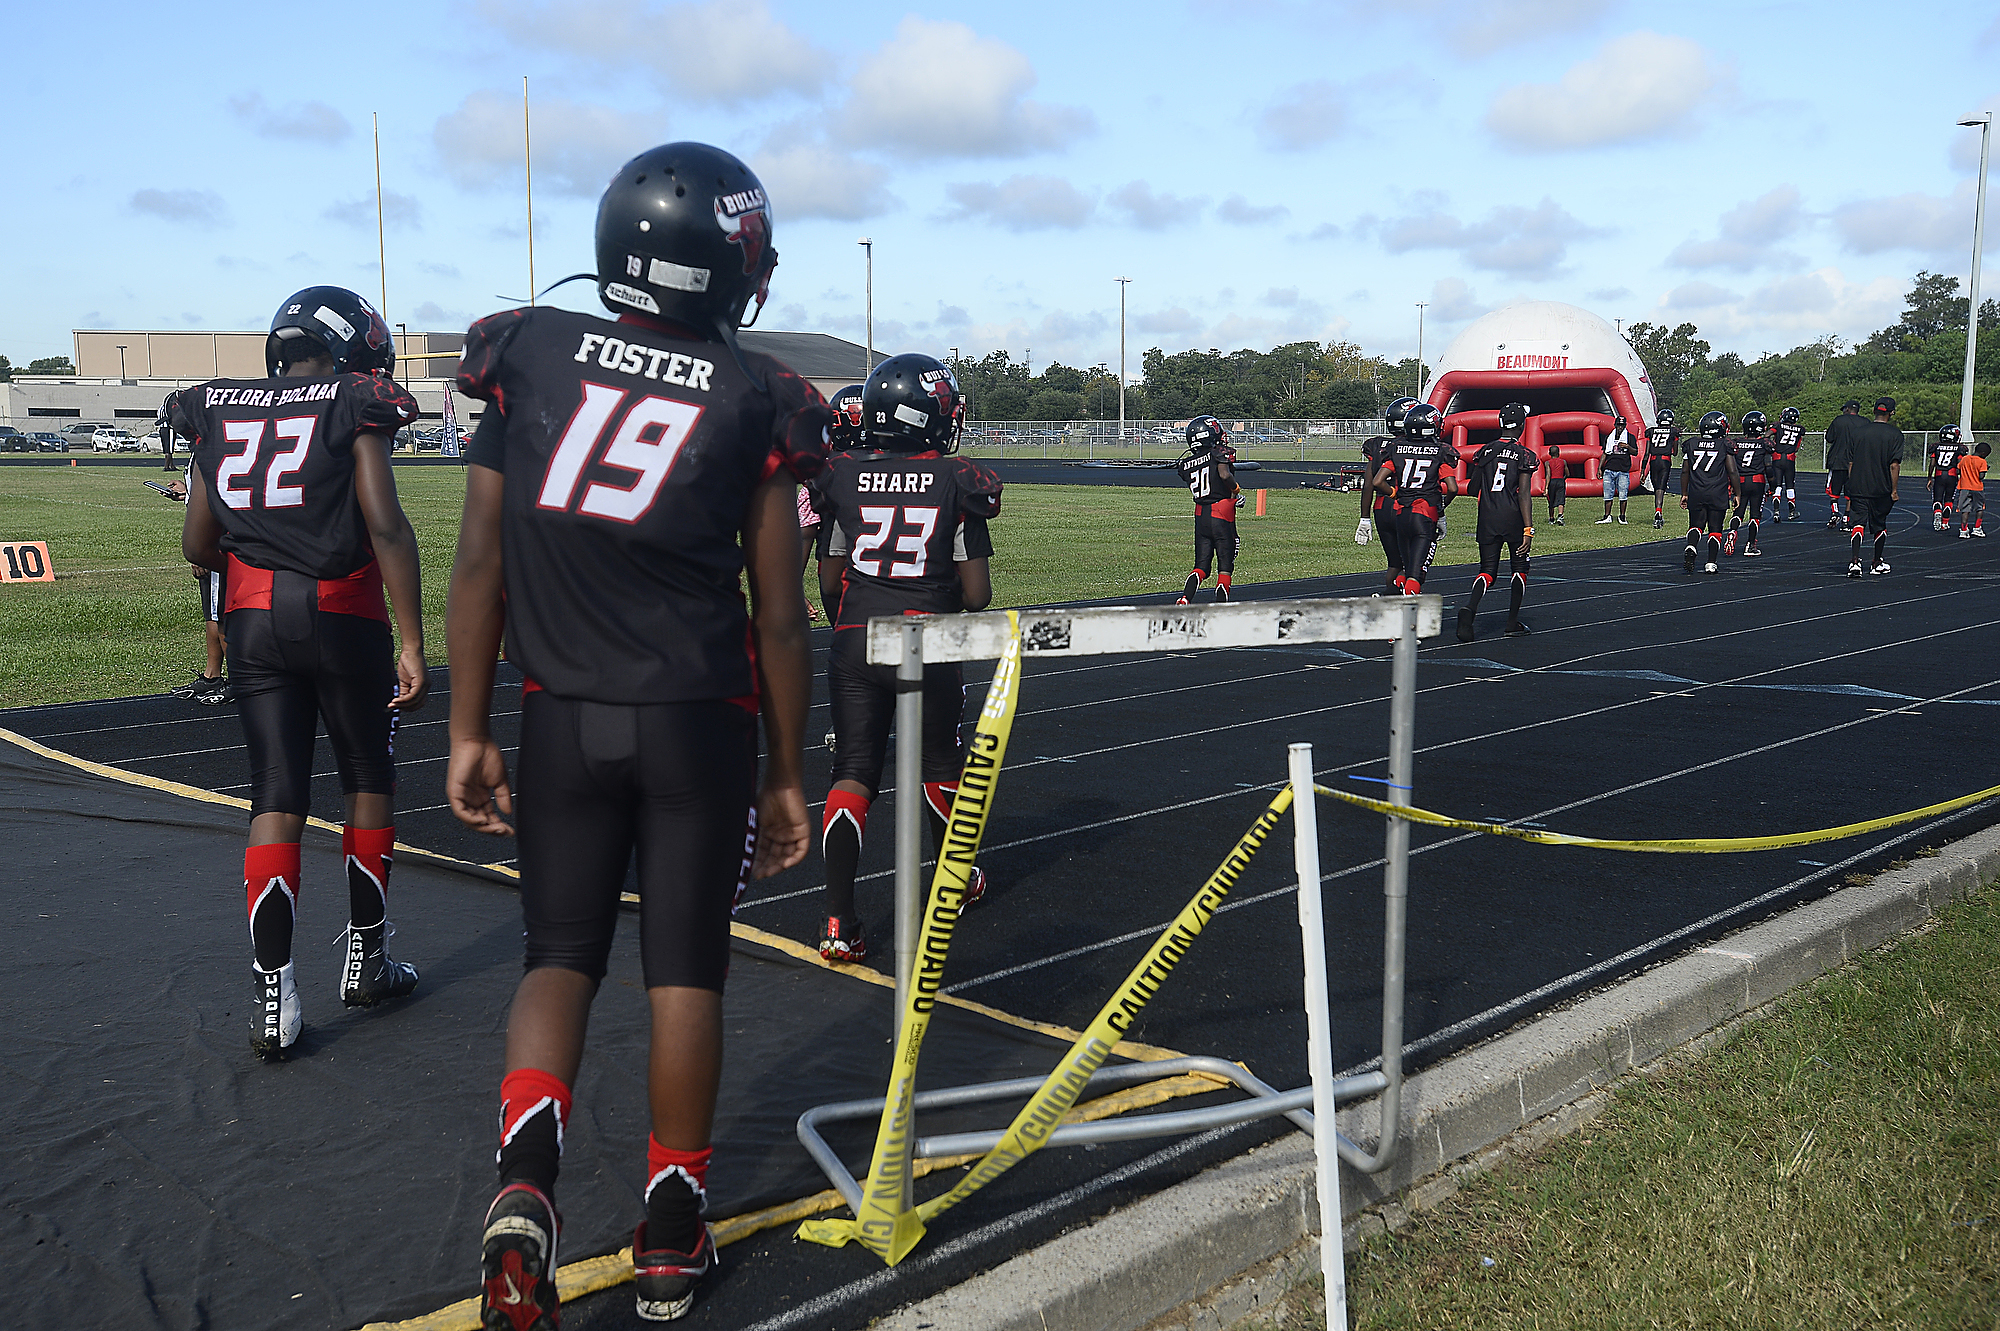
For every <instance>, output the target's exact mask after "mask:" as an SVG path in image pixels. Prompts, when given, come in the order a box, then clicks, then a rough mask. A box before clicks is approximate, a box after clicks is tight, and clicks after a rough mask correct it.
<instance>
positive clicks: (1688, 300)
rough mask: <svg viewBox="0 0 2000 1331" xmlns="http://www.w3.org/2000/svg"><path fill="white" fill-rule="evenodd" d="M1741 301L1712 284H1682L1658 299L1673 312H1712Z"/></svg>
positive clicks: (1724, 289) (1734, 294)
mask: <svg viewBox="0 0 2000 1331" xmlns="http://www.w3.org/2000/svg"><path fill="white" fill-rule="evenodd" d="M1741 299H1743V298H1742V297H1741V296H1739V295H1737V294H1736V293H1735V292H1734V291H1730V290H1728V289H1726V288H1724V287H1719V286H1716V285H1715V284H1714V283H1713V282H1683V283H1681V284H1680V285H1679V286H1677V287H1675V288H1674V289H1673V290H1672V291H1669V292H1668V293H1667V294H1666V295H1664V296H1662V297H1661V298H1660V304H1661V305H1662V306H1664V307H1666V308H1668V309H1675V310H1712V309H1714V308H1715V307H1716V306H1718V305H1732V304H1734V303H1736V302H1737V301H1739V300H1741Z"/></svg>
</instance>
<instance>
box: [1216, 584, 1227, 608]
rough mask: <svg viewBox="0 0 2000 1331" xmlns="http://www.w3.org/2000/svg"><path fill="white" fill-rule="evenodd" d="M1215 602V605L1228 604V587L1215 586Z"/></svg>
mask: <svg viewBox="0 0 2000 1331" xmlns="http://www.w3.org/2000/svg"><path fill="white" fill-rule="evenodd" d="M1215 603H1216V604H1217V605H1228V604H1229V588H1227V587H1217V588H1216V589H1215Z"/></svg>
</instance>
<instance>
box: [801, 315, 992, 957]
mask: <svg viewBox="0 0 2000 1331" xmlns="http://www.w3.org/2000/svg"><path fill="white" fill-rule="evenodd" d="M964 425H965V397H964V394H963V393H962V392H961V391H960V389H959V386H958V379H957V377H956V376H955V375H953V374H952V372H951V369H950V368H949V367H948V366H946V365H945V364H944V363H943V362H942V361H937V360H933V359H932V358H931V357H929V356H924V355H918V354H916V353H906V354H904V355H901V356H891V357H890V358H889V359H888V360H885V361H883V362H882V363H881V364H880V365H878V366H876V367H875V372H874V373H873V374H871V375H869V376H868V383H867V384H866V386H865V387H864V388H863V389H862V394H861V431H862V437H861V440H860V443H859V444H858V446H856V447H854V448H851V449H849V450H848V451H846V452H843V453H837V454H835V455H834V456H833V458H832V459H831V460H830V461H829V462H828V464H827V467H826V470H825V471H823V472H821V473H820V475H819V478H818V479H817V480H815V481H814V482H813V502H814V505H815V506H816V507H817V508H818V509H819V510H820V511H821V512H822V513H824V514H826V517H827V521H828V522H830V523H834V524H837V525H838V526H839V528H840V539H841V540H843V541H844V543H845V545H846V548H847V552H848V553H847V572H846V583H847V585H846V588H845V590H844V591H843V592H842V593H841V597H840V614H839V617H838V618H837V619H836V620H835V623H834V630H833V650H832V651H831V652H830V653H829V654H828V656H827V665H826V684H827V694H828V697H829V699H830V701H831V702H832V705H833V732H834V736H835V741H836V742H835V746H834V758H833V789H832V790H831V791H830V792H829V793H828V794H827V797H826V816H825V819H824V822H823V824H822V833H821V835H822V841H821V845H822V847H823V849H824V851H825V854H826V907H827V918H826V924H825V926H824V928H823V929H822V930H821V933H820V939H819V953H820V955H821V956H822V957H824V958H826V959H827V960H828V961H834V962H858V961H860V960H862V958H864V957H866V956H867V955H868V938H867V933H866V931H865V930H864V929H863V927H862V924H861V917H860V916H859V915H857V914H856V913H855V908H854V875H855V871H856V868H857V867H858V866H859V864H860V861H861V841H862V837H863V835H864V834H865V833H866V831H867V829H868V806H869V805H870V804H871V803H872V802H873V801H874V799H875V794H876V792H877V791H879V790H880V789H881V788H882V762H883V759H884V757H885V756H886V754H887V751H888V744H889V727H890V723H891V722H892V721H894V719H895V714H896V693H897V684H896V668H895V667H894V666H886V665H870V664H868V621H869V620H870V619H871V618H873V617H874V616H877V615H906V614H947V613H950V612H952V611H956V610H984V609H985V608H986V606H987V605H988V603H990V602H991V601H992V599H993V581H992V575H991V572H990V567H989V563H988V561H989V558H990V556H991V555H992V554H993V542H992V540H991V539H990V537H989V535H988V532H987V527H986V524H987V522H988V520H990V519H991V518H993V517H995V516H997V515H998V514H999V512H1000V478H999V477H998V476H996V475H994V474H993V473H992V472H991V471H989V470H988V469H987V468H985V467H982V466H980V465H979V464H978V463H977V462H974V461H973V460H972V459H971V458H966V457H960V456H958V441H959V436H960V434H961V433H962V432H963V430H964ZM964 709H965V680H964V671H963V669H962V668H961V667H960V666H959V665H958V664H957V663H955V662H948V663H939V664H934V665H926V666H925V667H924V734H923V748H924V774H923V782H924V788H923V792H922V799H923V801H924V813H925V817H926V819H927V821H928V822H929V823H930V829H931V836H932V839H933V841H934V843H935V844H936V846H937V847H938V850H939V853H942V852H943V849H944V836H945V828H946V826H947V825H948V823H949V821H950V818H951V805H952V799H953V797H954V796H955V795H956V794H957V793H958V777H959V771H960V769H961V768H962V767H963V765H964V759H965V755H964V749H963V746H962V744H961V742H960V738H959V721H960V719H961V713H962V712H963V711H964ZM917 797H918V792H916V791H907V792H905V791H898V792H897V798H898V799H904V798H908V799H915V798H917ZM985 893H986V875H985V873H984V872H982V871H981V870H979V869H977V868H975V869H973V871H972V875H971V882H970V883H969V884H968V885H967V891H966V896H967V900H968V903H970V902H973V901H977V900H979V898H980V897H982V896H984V895H985Z"/></svg>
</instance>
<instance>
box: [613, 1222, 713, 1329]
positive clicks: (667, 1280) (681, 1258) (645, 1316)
mask: <svg viewBox="0 0 2000 1331" xmlns="http://www.w3.org/2000/svg"><path fill="white" fill-rule="evenodd" d="M714 1267H715V1239H714V1238H713V1237H711V1236H710V1234H709V1232H708V1225H707V1223H706V1222H704V1223H703V1224H702V1226H701V1235H700V1237H699V1238H697V1239H696V1240H695V1245H694V1251H693V1252H679V1251H676V1250H675V1249H673V1248H648V1247H647V1246H646V1222H645V1221H643V1220H642V1221H640V1222H639V1228H638V1229H637V1230H635V1231H634V1232H633V1234H632V1274H633V1279H634V1282H635V1283H636V1284H637V1286H638V1289H637V1291H636V1299H637V1303H638V1309H639V1317H640V1320H642V1321H647V1322H671V1321H673V1320H674V1319H675V1318H677V1317H685V1316H686V1315H687V1311H688V1309H689V1308H692V1307H693V1306H694V1287H695V1286H696V1285H698V1284H700V1283H701V1278H702V1277H703V1276H705V1275H707V1274H708V1273H709V1272H710V1271H711V1270H713V1269H714Z"/></svg>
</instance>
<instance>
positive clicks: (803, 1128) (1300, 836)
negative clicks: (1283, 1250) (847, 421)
mask: <svg viewBox="0 0 2000 1331" xmlns="http://www.w3.org/2000/svg"><path fill="white" fill-rule="evenodd" d="M1016 613H1017V615H1018V617H1019V620H1020V627H1021V651H1022V655H1023V656H1109V655H1122V654H1128V653H1139V652H1157V651H1186V650H1190V649H1198V648H1211V647H1273V646H1295V645H1305V644H1310V643H1327V642H1393V643H1394V644H1395V651H1394V656H1393V664H1392V667H1391V690H1390V704H1389V783H1390V784H1389V795H1388V798H1389V801H1390V802H1391V803H1393V804H1408V803H1409V802H1410V799H1411V792H1410V787H1411V784H1412V781H1411V773H1412V765H1413V764H1412V757H1413V747H1414V735H1413V727H1414V724H1415V720H1416V683H1417V681H1416V674H1417V640H1418V639H1419V638H1426V637H1435V636H1437V634H1438V632H1439V631H1440V629H1441V627H1442V625H1443V620H1444V601H1443V598H1441V597H1438V596H1416V597H1367V598H1360V597H1355V598H1341V599H1324V600H1306V601H1252V602H1242V603H1235V604H1229V605H1203V606H1168V607H1155V606H1092V607H1087V608H1083V609H1055V610H1022V611H1018V612H1016ZM1011 632H1012V628H1011V625H1010V624H1009V623H1008V619H1007V616H1006V615H1005V614H1003V613H998V612H986V613H980V614H960V615H906V616H883V617H881V618H877V619H871V620H869V621H868V662H869V664H871V665H893V666H895V667H896V680H897V699H896V794H897V799H896V1012H897V1020H898V1022H900V1021H901V1020H902V1012H903V1010H904V1006H905V1000H906V999H907V997H908V992H909V985H910V977H911V976H912V975H913V974H914V973H915V968H916V942H917V934H918V930H919V928H920V925H921V920H922V913H923V888H922V880H921V877H920V875H919V866H920V864H921V862H922V860H923V817H922V807H923V806H922V795H921V794H920V793H919V792H920V790H921V786H922V765H923V706H924V700H923V699H924V696H923V676H924V666H925V665H926V664H930V663H937V662H946V661H990V660H997V659H998V658H999V657H1000V656H1001V655H1002V654H1003V653H1004V652H1005V651H1006V649H1007V644H1008V641H1009V637H1010V634H1011ZM1288 779H1289V783H1290V784H1291V786H1292V788H1293V800H1292V816H1293V819H1294V844H1293V855H1294V861H1295V867H1296V869H1297V872H1298V884H1299V903H1298V907H1299V928H1300V932H1301V937H1302V941H1301V947H1302V951H1303V954H1304V958H1305V1000H1306V1013H1307V1032H1308V1056H1309V1063H1310V1066H1311V1069H1312V1085H1311V1086H1310V1087H1301V1088H1300V1089H1298V1090H1295V1091H1274V1090H1273V1089H1272V1088H1270V1087H1268V1086H1265V1085H1263V1084H1262V1083H1261V1082H1257V1081H1256V1079H1255V1078H1253V1077H1249V1076H1248V1075H1247V1074H1244V1075H1241V1076H1232V1078H1231V1079H1232V1080H1234V1081H1235V1082H1236V1084H1237V1085H1238V1086H1239V1087H1241V1088H1242V1089H1244V1090H1246V1091H1249V1092H1251V1094H1252V1097H1253V1098H1252V1100H1251V1101H1250V1102H1249V1103H1247V1104H1236V1105H1224V1106H1218V1107H1215V1108H1210V1109H1195V1110H1182V1111H1178V1112H1166V1113H1158V1114H1148V1115H1143V1116H1140V1117H1138V1118H1131V1119H1125V1120H1122V1121H1119V1122H1115V1123H1114V1122H1103V1123H1091V1124H1074V1125H1070V1126H1067V1127H1064V1128H1059V1129H1057V1130H1056V1131H1055V1132H1054V1133H1053V1134H1051V1137H1050V1144H1051V1145H1062V1144H1065V1143H1076V1144H1082V1143H1085V1142H1091V1141H1099V1140H1103V1141H1112V1140H1128V1139H1132V1138H1137V1137H1143V1136H1164V1135H1170V1134H1176V1133H1186V1132H1198V1131H1204V1130H1206V1129H1208V1128H1211V1127H1216V1126H1220V1125H1221V1124H1224V1123H1235V1122H1243V1121H1245V1120H1247V1119H1250V1118H1253V1117H1262V1116H1267V1115H1275V1114H1283V1115H1285V1117H1287V1118H1289V1119H1290V1120H1291V1121H1292V1122H1293V1123H1295V1124H1297V1125H1298V1126H1299V1127H1301V1128H1305V1129H1308V1130H1310V1131H1312V1132H1313V1136H1314V1144H1315V1150H1316V1153H1317V1156H1318V1184H1319V1199H1320V1211H1321V1221H1320V1223H1321V1249H1320V1251H1321V1265H1322V1269H1323V1270H1324V1272H1325V1274H1326V1280H1327V1286H1326V1288H1327V1317H1328V1326H1329V1327H1335V1326H1338V1327H1343V1328H1344V1327H1345V1326H1346V1316H1347V1308H1346V1290H1345V1285H1344V1283H1343V1282H1342V1277H1341V1264H1340V1240H1341V1229H1340V1225H1341V1221H1340V1194H1339V1167H1338V1164H1337V1163H1336V1162H1337V1160H1345V1161H1347V1163H1348V1164H1350V1165H1352V1166H1353V1167H1354V1168H1356V1169H1358V1170H1361V1171H1362V1172H1364V1173H1370V1174H1373V1173H1379V1172H1380V1171H1382V1170H1383V1169H1386V1168H1387V1167H1388V1166H1389V1164H1390V1162H1391V1161H1392V1160H1393V1159H1394V1158H1395V1151H1396V1144H1397V1141H1396V1139H1397V1125H1398V1119H1399V1116H1400V1107H1401V1106H1400V1102H1401V1098H1402V1081H1403V952H1404V937H1405V932H1406V918H1407V909H1406V907H1407V900H1406V898H1407V892H1408V885H1409V849H1410V835H1409V824H1408V823H1407V822H1405V821H1403V820H1402V819H1400V818H1387V819H1385V820H1384V821H1385V822H1387V824H1388V831H1387V847H1386V855H1387V860H1388V864H1387V867H1386V868H1385V869H1384V871H1383V896H1384V898H1385V903H1384V917H1385V918H1384V935H1385V936H1384V940H1383V975H1382V1067H1381V1070H1380V1071H1378V1072H1369V1073H1363V1074H1361V1075H1358V1076H1353V1077H1347V1078H1344V1079H1342V1080H1340V1081H1337V1082H1336V1081H1335V1080H1334V1078H1333V1055H1332V1048H1333V1042H1332V1031H1331V1019H1330V1015H1329V1011H1328V1004H1327V976H1326V929H1325V924H1324V915H1323V913H1322V908H1321V894H1320V875H1319V841H1318V830H1317V819H1316V817H1315V807H1316V806H1315V799H1314V795H1313V772H1312V748H1311V746H1310V745H1306V744H1294V745H1292V746H1291V751H1290V771H1289V773H1288ZM1210 1063H1217V1060H1209V1059H1170V1060H1168V1061H1166V1062H1164V1063H1159V1064H1150V1063H1149V1064H1143V1065H1135V1066H1133V1067H1130V1068H1127V1067H1119V1068H1106V1069H1103V1070H1102V1071H1100V1072H1099V1073H1098V1074H1097V1075H1096V1076H1095V1077H1093V1078H1092V1079H1091V1080H1092V1083H1093V1085H1094V1086H1097V1085H1103V1086H1110V1085H1124V1084H1129V1083H1131V1082H1134V1081H1139V1080H1151V1079H1152V1078H1153V1077H1154V1076H1171V1075H1177V1074H1180V1073H1183V1072H1187V1071H1190V1070H1193V1069H1194V1066H1195V1065H1196V1064H1202V1065H1204V1066H1203V1069H1202V1070H1204V1071H1210V1070H1212V1069H1210V1068H1208V1067H1207V1066H1206V1065H1207V1064H1210ZM1218 1066H1222V1065H1220V1064H1218ZM1149 1069H1150V1071H1147V1070H1149ZM1037 1085H1039V1081H1038V1080H1037V1079H1033V1078H1029V1079H1023V1080H1020V1081H1018V1082H996V1083H990V1084H987V1085H983V1086H967V1087H953V1088H947V1089H944V1090H938V1091H929V1092H923V1093H920V1094H919V1095H918V1096H917V1097H916V1103H915V1107H916V1108H917V1109H920V1110H921V1109H925V1108H942V1107H943V1106H945V1105H947V1104H963V1103H969V1102H974V1101H978V1100H986V1099H1000V1098H1007V1097H1011V1096H1017V1095H1020V1094H1024V1093H1027V1092H1030V1091H1032V1090H1033V1089H1034V1087H1035V1086H1037ZM1376 1092H1380V1093H1381V1096H1382V1099H1381V1132H1380V1135H1379V1137H1378V1139H1377V1142H1376V1146H1375V1149H1374V1150H1373V1151H1366V1150H1363V1149H1362V1148H1361V1147H1359V1146H1357V1145H1356V1144H1355V1143H1353V1142H1351V1141H1349V1140H1348V1139H1347V1138H1346V1137H1344V1136H1342V1135H1340V1133H1339V1132H1338V1131H1337V1130H1331V1129H1332V1125H1333V1110H1334V1106H1335V1105H1336V1104H1337V1103H1340V1102H1344V1101H1347V1100H1354V1099H1360V1098H1362V1097H1364V1096H1367V1095H1372V1094H1375V1093H1376ZM1308 1105H1310V1106H1311V1112H1307V1108H1306V1107H1307V1106H1308ZM881 1108H882V1101H880V1100H869V1101H852V1102H847V1103H843V1104H838V1105H822V1106H819V1107H818V1108H815V1109H810V1110H808V1111H806V1113H805V1114H804V1115H802V1116H801V1117H800V1119H799V1138H800V1140H801V1142H803V1143H804V1145H805V1147H806V1149H807V1151H808V1152H809V1153H810V1154H811V1155H812V1157H813V1159H814V1161H815V1162H816V1163H818V1164H819V1165H820V1167H821V1169H822V1171H823V1172H825V1173H826V1175H827V1176H828V1178H829V1179H830V1180H831V1181H832V1182H833V1183H834V1185H835V1187H837V1188H838V1189H839V1190H840V1191H841V1193H842V1195H843V1196H844V1197H846V1198H847V1200H848V1201H849V1202H850V1203H858V1201H859V1198H860V1191H859V1186H858V1185H857V1183H856V1182H855V1180H854V1179H853V1178H851V1177H850V1176H849V1175H848V1174H847V1172H846V1169H845V1167H844V1166H843V1165H842V1164H841V1163H840V1160H839V1158H838V1157H837V1156H836V1155H835V1154H834V1153H833V1151H832V1150H831V1148H830V1147H828V1146H827V1144H826V1142H825V1140H824V1138H823V1137H822V1136H821V1135H820V1132H819V1125H820V1124H822V1123H825V1122H830V1121H835V1120H838V1119H845V1118H856V1117H867V1116H869V1115H872V1114H877V1113H879V1112H880V1111H881ZM1322 1121H1324V1122H1325V1123H1326V1124H1327V1126H1328V1128H1329V1129H1330V1130H1329V1131H1325V1132H1322V1131H1320V1130H1319V1129H1318V1125H1319V1124H1320V1123H1321V1122H1322ZM999 1137H1000V1134H999V1133H997V1132H994V1133H976V1134H958V1135H956V1136H953V1137H948V1138H936V1139H931V1138H917V1139H916V1140H915V1142H914V1154H916V1155H918V1156H930V1155H945V1154H955V1153H960V1152H964V1151H968V1150H984V1149H987V1148H988V1147H989V1146H990V1145H991V1144H992V1143H993V1142H994V1141H997V1140H999ZM1336 1318H1337V1320H1336Z"/></svg>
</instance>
